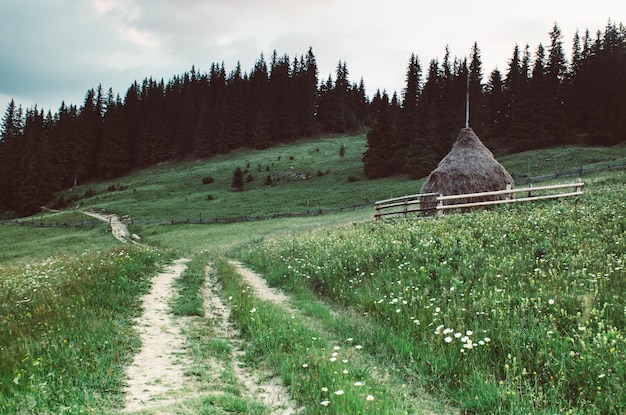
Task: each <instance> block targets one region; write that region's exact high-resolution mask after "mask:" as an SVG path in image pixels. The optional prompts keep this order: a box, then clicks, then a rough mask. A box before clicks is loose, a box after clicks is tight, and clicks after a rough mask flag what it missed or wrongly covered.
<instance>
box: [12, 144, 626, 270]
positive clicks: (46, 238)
mask: <svg viewBox="0 0 626 415" xmlns="http://www.w3.org/2000/svg"><path fill="white" fill-rule="evenodd" d="M342 144H343V145H344V146H345V147H346V156H345V157H344V158H343V159H341V158H340V157H339V148H340V147H341V145H342ZM365 146H366V140H365V136H363V135H360V136H355V137H339V138H321V139H318V140H313V141H303V142H299V143H296V144H294V145H290V146H280V147H277V148H272V149H268V150H263V151H245V150H241V151H238V152H235V153H232V154H229V155H225V156H219V157H216V158H213V159H210V160H201V161H186V162H182V163H164V164H161V165H159V166H155V167H153V168H150V169H146V170H143V171H138V172H135V173H134V174H131V175H129V176H127V177H125V178H122V179H118V180H115V181H113V182H103V183H98V184H94V185H90V186H86V187H85V189H86V188H89V187H91V188H93V189H94V190H96V193H97V196H95V197H92V198H89V199H85V200H82V201H81V209H85V208H90V207H98V208H103V209H106V210H109V211H113V212H116V213H118V214H120V215H124V214H129V215H132V216H133V217H135V218H137V219H145V218H177V219H184V218H187V217H197V216H198V215H199V214H202V216H203V217H204V218H210V217H211V216H241V215H256V214H266V213H275V212H299V211H303V210H306V209H307V208H309V209H316V208H317V207H322V208H331V207H339V206H349V205H352V204H360V203H368V204H369V203H372V202H373V201H374V200H376V199H382V198H387V197H393V196H399V195H403V194H411V193H417V192H419V189H420V188H421V184H422V181H409V180H406V178H404V177H394V178H388V179H382V180H376V181H369V180H366V179H365V178H364V177H363V175H362V163H361V157H362V153H363V151H365ZM318 150H319V151H318ZM279 156H280V161H279V160H278V157H279ZM290 156H293V160H290ZM555 157H557V160H558V162H557V163H558V167H559V169H566V168H572V167H577V166H579V165H580V164H586V163H590V162H596V161H600V160H601V161H609V160H624V158H626V146H621V147H615V148H611V149H603V148H600V149H596V148H578V147H568V148H564V149H553V150H541V151H534V152H527V153H522V154H519V155H510V156H506V157H503V158H502V159H501V161H502V163H503V164H504V165H505V167H507V168H508V169H509V170H510V171H513V172H518V173H519V174H526V172H527V169H528V165H529V160H530V164H531V175H533V176H535V175H540V174H549V173H553V172H554V166H555V163H554V158H555ZM248 164H250V168H249V169H250V172H251V173H252V174H253V176H254V177H255V180H254V181H253V182H251V183H246V191H244V192H242V193H236V192H233V191H232V190H231V189H230V181H231V176H232V172H233V170H234V169H235V168H236V167H241V168H246V166H247V165H248ZM259 165H261V168H260V170H261V171H260V172H259ZM267 166H269V169H270V171H269V172H268V171H267V170H266V169H267ZM290 167H294V171H297V172H302V173H305V174H306V173H308V174H310V176H311V178H310V179H309V180H295V181H291V180H288V179H287V178H283V179H282V180H280V181H279V182H278V183H277V184H276V185H275V186H272V187H269V188H268V187H266V186H264V181H265V177H266V176H267V174H269V173H272V174H274V176H275V177H280V176H281V175H282V172H284V171H286V170H288V169H289V168H290ZM318 171H320V172H323V173H326V172H328V174H324V175H323V176H321V177H320V176H318V175H317V172H318ZM205 176H212V177H214V178H215V182H214V183H212V184H209V185H203V184H202V178H203V177H205ZM349 176H353V177H356V178H357V179H358V180H357V181H356V182H351V183H349V182H348V177H349ZM111 185H116V186H128V188H127V190H123V191H113V192H110V191H107V188H109V187H110V186H111ZM588 191H589V192H592V190H591V189H589V190H588ZM209 194H210V195H212V196H213V197H214V200H211V201H209V200H207V195H209ZM372 214H373V209H372V208H371V207H365V208H362V209H356V210H354V211H348V212H344V213H341V214H336V215H327V216H318V217H306V218H296V219H280V220H272V221H262V222H252V223H250V222H248V223H238V224H231V225H211V226H198V225H177V226H157V225H154V226H153V225H151V226H136V227H134V228H133V229H132V230H133V232H137V233H139V234H140V235H141V236H142V237H143V238H144V242H146V243H147V244H150V245H154V246H160V247H163V248H174V249H176V250H178V251H179V252H180V253H181V254H184V255H194V254H195V253H198V252H200V251H204V250H207V249H208V250H211V251H213V252H214V251H219V252H226V251H228V250H230V249H231V248H232V247H235V246H238V245H240V244H242V243H246V242H250V241H254V240H260V239H263V238H265V237H267V236H268V235H276V234H277V233H278V234H295V232H297V231H298V230H300V229H307V228H316V227H320V226H323V225H333V224H338V223H342V222H348V223H349V222H354V221H363V220H368V219H370V218H371V217H372ZM65 218H68V219H76V218H80V214H79V213H78V211H72V210H70V211H69V212H63V213H60V214H45V215H38V217H37V220H39V219H42V220H44V221H50V222H55V221H57V220H58V221H61V222H62V221H63V219H65ZM0 241H2V242H3V246H4V249H3V252H2V253H1V254H0V264H2V265H5V266H6V265H7V264H9V265H11V266H12V267H14V268H15V269H18V268H20V267H25V266H26V264H27V263H28V262H36V261H43V260H44V259H45V258H48V257H57V258H58V257H61V256H62V254H65V253H69V254H70V255H71V256H79V255H81V252H82V250H84V249H85V248H87V249H88V250H90V251H94V252H95V251H97V250H101V251H105V252H107V251H108V250H109V249H110V248H111V247H112V246H113V245H114V244H115V242H114V241H113V239H112V238H110V235H108V234H107V233H106V232H105V231H104V228H103V227H96V228H95V229H80V228H70V229H49V228H45V229H44V228H28V227H6V226H3V227H0ZM14 272H18V271H14ZM0 277H2V275H0Z"/></svg>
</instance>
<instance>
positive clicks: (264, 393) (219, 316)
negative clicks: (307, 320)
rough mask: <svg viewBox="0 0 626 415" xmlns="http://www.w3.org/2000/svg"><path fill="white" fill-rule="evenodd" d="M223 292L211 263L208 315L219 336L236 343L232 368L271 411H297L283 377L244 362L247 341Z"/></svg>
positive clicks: (277, 414)
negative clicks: (254, 369) (232, 317)
mask: <svg viewBox="0 0 626 415" xmlns="http://www.w3.org/2000/svg"><path fill="white" fill-rule="evenodd" d="M268 288H269V287H268ZM222 293H223V290H222V288H221V285H220V284H219V283H218V282H217V280H216V279H215V278H214V276H213V273H212V271H211V268H210V267H207V268H206V279H205V286H204V309H205V318H206V319H209V320H212V321H213V323H214V327H213V328H214V335H215V337H216V338H218V339H225V340H226V341H228V343H229V344H230V345H231V346H232V360H231V362H230V369H231V370H232V371H233V373H234V375H235V377H236V378H237V379H238V381H239V382H240V383H241V385H242V386H243V389H244V390H245V393H247V394H248V395H249V396H250V397H251V398H255V399H257V400H259V401H261V402H262V403H263V404H264V405H265V406H266V407H267V408H269V409H270V414H271V415H294V414H297V413H298V409H297V408H296V403H295V402H294V401H293V400H292V399H291V398H290V396H289V392H288V391H287V389H286V388H285V387H284V386H283V384H282V381H281V379H280V378H278V377H276V376H273V375H272V374H271V373H269V372H268V373H260V372H250V371H249V369H248V368H246V367H245V366H244V364H243V363H242V360H243V356H244V355H245V343H244V341H242V340H241V338H240V336H239V332H238V331H237V330H236V329H235V327H234V326H233V324H232V323H231V321H230V314H231V313H230V309H229V308H228V307H227V306H226V305H225V304H224V303H223V302H222V300H221V294H222ZM285 298H286V297H285Z"/></svg>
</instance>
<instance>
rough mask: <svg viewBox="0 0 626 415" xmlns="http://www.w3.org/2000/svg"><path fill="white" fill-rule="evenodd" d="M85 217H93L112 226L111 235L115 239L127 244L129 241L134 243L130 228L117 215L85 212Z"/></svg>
mask: <svg viewBox="0 0 626 415" xmlns="http://www.w3.org/2000/svg"><path fill="white" fill-rule="evenodd" d="M83 213H84V214H85V215H88V216H91V217H93V218H96V219H98V220H101V221H102V222H106V223H108V224H109V225H110V226H111V233H112V234H113V237H114V238H115V239H117V240H118V241H120V242H122V243H127V242H128V241H132V242H134V241H133V240H132V239H131V237H130V236H131V235H130V232H129V231H128V227H127V226H126V224H125V223H123V222H122V221H121V220H120V219H119V218H118V217H117V215H115V214H102V213H95V212H83Z"/></svg>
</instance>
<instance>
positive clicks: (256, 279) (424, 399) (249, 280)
mask: <svg viewBox="0 0 626 415" xmlns="http://www.w3.org/2000/svg"><path fill="white" fill-rule="evenodd" d="M229 264H230V265H231V266H232V267H234V269H235V271H236V272H237V273H238V274H239V275H240V276H241V277H242V279H243V281H244V282H245V283H246V284H248V285H249V286H250V287H252V289H253V290H254V292H255V294H256V295H257V297H258V298H259V299H261V300H264V301H268V302H271V303H273V304H275V305H277V306H278V307H280V308H282V309H283V310H285V311H286V312H288V313H290V314H292V315H298V314H301V313H300V312H299V311H298V310H296V309H294V308H293V307H292V306H291V304H290V299H289V297H288V296H287V295H285V294H283V293H282V292H281V291H279V290H277V289H275V288H272V287H270V286H269V285H268V284H267V281H266V280H265V278H263V277H262V276H261V275H259V274H257V273H256V272H254V271H252V270H250V269H248V268H246V267H245V266H244V265H243V264H241V263H240V262H237V261H233V260H230V261H229ZM329 313H330V314H331V315H332V316H334V317H336V318H338V317H339V315H338V314H337V313H336V312H335V311H334V310H329ZM305 324H306V325H307V326H308V327H310V328H311V329H312V330H314V331H317V330H321V331H322V332H326V329H325V328H324V327H323V326H321V325H320V324H319V323H318V322H316V321H315V319H306V323H305ZM326 334H328V333H326ZM330 337H332V335H331V336H330ZM351 340H352V339H350V341H351ZM333 343H337V342H336V341H335V342H333ZM329 349H330V346H329ZM358 355H360V353H357V352H355V356H358ZM357 359H363V360H366V358H365V357H363V356H360V357H359V358H357ZM369 369H370V370H371V371H372V379H373V380H374V381H376V382H379V383H388V384H389V387H390V389H395V390H396V391H395V392H394V394H395V395H396V399H398V398H400V399H401V400H403V404H402V405H407V407H408V408H411V410H414V409H415V407H413V406H412V402H411V401H413V403H414V404H416V405H417V407H418V408H419V412H418V413H423V414H427V415H437V414H451V413H458V412H457V410H456V409H454V408H449V407H445V406H444V405H441V404H439V403H437V402H435V401H433V400H432V399H431V398H430V397H429V396H428V394H427V393H424V392H423V391H421V390H420V391H419V392H421V393H423V395H421V394H418V393H415V394H413V393H411V394H410V395H407V393H405V392H402V391H401V390H399V388H398V384H399V383H400V382H401V380H398V379H396V380H393V381H392V380H390V379H389V376H390V374H389V372H388V371H386V370H381V369H380V368H377V367H375V366H373V367H369ZM401 388H404V384H402V386H401ZM401 413H409V412H404V410H402V411H401ZM411 413H412V412H411Z"/></svg>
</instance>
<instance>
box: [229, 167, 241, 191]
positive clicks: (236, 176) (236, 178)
mask: <svg viewBox="0 0 626 415" xmlns="http://www.w3.org/2000/svg"><path fill="white" fill-rule="evenodd" d="M243 177H244V174H243V170H241V168H239V167H237V168H236V169H235V171H234V172H233V180H232V182H231V185H230V187H232V188H233V189H234V190H235V191H236V192H242V191H243V183H244V182H243Z"/></svg>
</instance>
